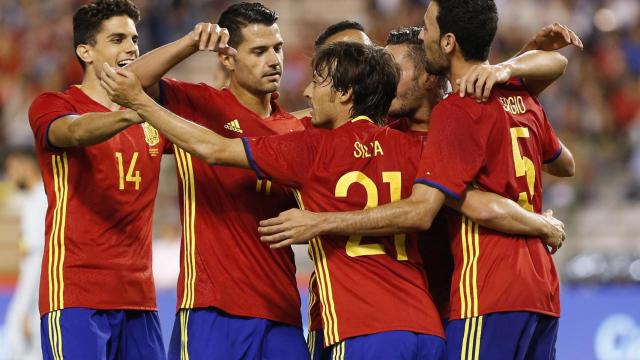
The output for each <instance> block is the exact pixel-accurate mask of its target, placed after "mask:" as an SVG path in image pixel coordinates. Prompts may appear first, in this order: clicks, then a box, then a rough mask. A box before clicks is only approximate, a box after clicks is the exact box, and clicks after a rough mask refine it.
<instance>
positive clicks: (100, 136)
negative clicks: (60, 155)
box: [49, 110, 137, 148]
mask: <svg viewBox="0 0 640 360" xmlns="http://www.w3.org/2000/svg"><path fill="white" fill-rule="evenodd" d="M136 119H137V116H136V115H135V113H134V112H132V111H127V110H123V111H112V112H97V113H86V114H83V115H80V116H77V117H74V116H68V117H66V118H63V119H60V120H57V121H55V122H54V123H53V124H52V125H51V127H50V128H49V143H51V145H53V146H55V147H59V148H64V147H71V146H89V145H95V144H99V143H101V142H103V141H106V140H108V139H110V138H112V137H113V136H114V135H116V134H117V133H119V132H120V131H122V130H124V129H126V128H128V127H129V126H131V125H134V124H136V123H137V121H136Z"/></svg>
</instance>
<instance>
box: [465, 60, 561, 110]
mask: <svg viewBox="0 0 640 360" xmlns="http://www.w3.org/2000/svg"><path fill="white" fill-rule="evenodd" d="M566 68H567V58H565V57H564V56H562V54H560V53H557V52H554V51H542V50H531V51H527V52H526V53H524V54H522V55H519V56H516V57H514V58H512V59H509V60H507V61H505V62H502V63H500V64H496V65H489V64H480V65H474V66H471V67H470V68H469V69H468V70H467V72H466V73H465V75H464V76H463V77H462V78H460V79H457V80H456V83H457V84H458V85H459V87H460V96H465V94H472V96H474V97H475V98H476V99H477V100H478V101H486V100H487V99H488V98H489V94H490V93H491V88H493V86H494V85H495V84H500V83H506V82H507V81H508V80H509V79H511V78H514V77H515V78H525V79H526V81H527V85H528V84H529V83H531V82H532V81H541V82H544V83H546V84H547V86H548V85H549V84H551V83H552V82H553V81H555V80H556V79H557V78H559V77H560V76H562V74H564V71H565V69H566ZM528 88H529V87H528ZM537 89H538V88H537ZM529 90H530V91H532V89H531V88H529ZM538 90H539V91H542V89H538ZM532 92H533V91H532ZM533 93H534V95H537V94H538V93H539V92H533Z"/></svg>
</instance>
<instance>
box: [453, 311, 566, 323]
mask: <svg viewBox="0 0 640 360" xmlns="http://www.w3.org/2000/svg"><path fill="white" fill-rule="evenodd" d="M503 312H531V313H536V314H542V315H548V316H553V317H557V318H559V317H560V313H559V312H553V311H548V310H540V309H532V308H515V309H500V310H493V311H484V312H482V313H478V315H477V316H466V317H462V316H449V321H452V320H462V319H470V318H473V317H478V316H484V315H489V314H493V313H503ZM458 313H460V311H458Z"/></svg>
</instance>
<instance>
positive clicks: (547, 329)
mask: <svg viewBox="0 0 640 360" xmlns="http://www.w3.org/2000/svg"><path fill="white" fill-rule="evenodd" d="M497 18H498V17H497V11H496V7H495V4H494V2H493V1H491V0H464V1H462V0H458V1H456V0H451V1H445V0H434V1H432V2H431V3H430V4H429V7H428V9H427V11H426V13H425V30H424V31H423V39H424V42H425V50H426V53H427V56H426V59H427V65H428V66H427V70H428V71H429V72H430V73H432V74H441V75H446V76H447V77H448V78H449V79H450V80H454V79H460V78H462V81H461V82H460V84H458V83H457V82H456V83H455V85H454V91H456V92H457V91H460V92H463V91H465V88H466V91H478V90H480V91H479V92H480V93H485V92H484V90H485V89H483V88H482V86H480V89H474V88H475V87H476V84H477V83H482V82H476V80H477V79H478V78H481V76H477V75H482V74H484V71H483V70H485V69H487V68H489V67H490V66H489V65H487V64H486V59H487V56H488V53H489V49H490V46H491V42H492V40H493V37H494V35H495V31H496V27H497ZM557 56H560V55H557ZM564 61H565V62H566V60H564ZM563 69H564V68H563V67H562V68H559V72H558V73H557V74H556V75H555V76H552V77H548V76H542V74H540V77H539V79H538V81H533V80H532V81H527V83H526V84H523V83H522V82H521V81H517V82H515V81H512V82H509V83H508V84H507V85H505V86H499V87H496V88H494V90H493V91H492V92H491V94H490V96H489V95H488V94H485V96H487V99H488V101H487V102H486V103H478V102H476V101H475V100H474V99H471V98H469V97H461V96H456V95H451V96H449V97H447V98H446V99H445V100H443V101H442V102H441V103H440V104H439V105H438V106H436V108H435V109H434V112H433V114H432V116H431V122H430V138H429V141H428V143H427V146H426V149H425V151H424V153H423V156H424V158H423V160H422V161H421V169H420V170H419V174H418V178H417V179H416V184H415V186H414V188H413V192H412V195H411V196H410V197H409V198H408V199H407V200H403V201H398V202H395V203H393V204H390V205H386V206H381V207H378V208H375V209H367V210H365V211H361V212H348V213H325V214H311V213H306V214H304V216H302V217H298V218H297V219H296V220H295V221H294V222H291V221H290V222H289V224H287V226H286V227H289V228H291V227H292V226H293V227H294V228H293V230H290V231H289V234H288V236H287V237H288V238H296V239H298V240H304V239H308V238H312V237H313V236H316V235H318V234H341V233H348V234H353V233H355V234H369V235H370V234H386V233H393V232H396V231H406V230H414V229H425V228H428V227H429V225H430V224H431V222H432V220H433V218H434V216H435V215H436V213H437V211H438V210H439V209H440V207H441V206H442V204H443V203H444V201H445V197H447V196H448V197H450V198H453V199H462V198H464V196H465V191H466V189H467V187H468V186H469V185H471V184H473V185H474V186H478V187H481V188H484V189H487V190H490V191H494V192H496V193H498V194H502V195H503V196H506V197H509V198H511V199H513V200H515V201H518V202H519V203H520V204H521V206H522V207H523V208H525V209H528V210H531V211H535V212H540V210H541V206H542V201H541V200H542V199H541V193H542V186H541V183H540V181H541V177H540V172H541V171H542V170H543V169H544V170H545V171H547V172H549V173H550V174H553V175H556V176H571V175H573V172H574V163H573V158H572V157H571V154H570V153H569V152H568V150H567V149H566V148H565V147H564V146H563V145H562V144H561V143H560V142H559V140H558V139H557V137H556V136H555V133H554V131H553V129H552V128H551V126H550V124H549V122H548V120H547V119H546V116H545V114H544V112H543V110H542V107H541V106H540V104H539V103H538V101H537V99H536V98H535V95H536V94H537V93H539V91H541V89H544V88H545V87H546V86H547V85H548V84H549V83H550V82H551V81H552V80H553V79H554V78H555V77H557V76H560V75H561V73H562V70H563ZM502 70H503V71H504V73H503V74H501V75H500V76H499V78H498V79H495V80H497V82H506V81H507V80H508V79H509V77H510V75H513V72H512V71H513V70H514V68H513V67H511V66H509V65H507V66H502ZM469 72H471V74H472V75H471V76H470V77H467V78H464V77H463V75H464V74H465V73H469ZM532 78H535V76H534V77H532ZM468 79H471V81H468V82H467V80H468ZM449 224H450V229H451V232H450V234H451V235H452V237H453V242H452V247H451V248H452V252H453V254H454V261H455V271H454V277H453V282H452V293H451V299H452V301H451V313H450V319H451V321H450V322H449V323H448V325H447V329H446V333H447V339H448V341H447V352H448V356H449V358H451V359H454V358H455V359H460V358H462V359H468V358H485V359H494V358H552V357H554V356H555V339H556V335H557V326H558V316H559V314H560V309H559V287H558V278H557V273H556V270H555V266H554V264H553V260H552V258H551V256H550V254H549V252H548V250H547V249H546V248H545V247H544V246H543V244H542V243H540V242H539V241H537V240H536V239H530V238H524V237H517V236H509V235H505V234H502V233H497V232H494V231H491V230H489V229H486V228H484V227H479V226H478V224H476V223H474V222H473V221H471V220H469V219H468V218H467V217H464V216H462V215H461V214H459V213H454V214H452V216H451V217H450V218H449Z"/></svg>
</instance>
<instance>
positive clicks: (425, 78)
mask: <svg viewBox="0 0 640 360" xmlns="http://www.w3.org/2000/svg"><path fill="white" fill-rule="evenodd" d="M418 80H419V81H420V83H421V84H424V88H425V89H434V88H435V87H437V86H438V82H439V81H438V76H436V75H431V74H429V73H428V72H426V71H425V72H424V73H423V74H422V75H420V78H419V79H418Z"/></svg>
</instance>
